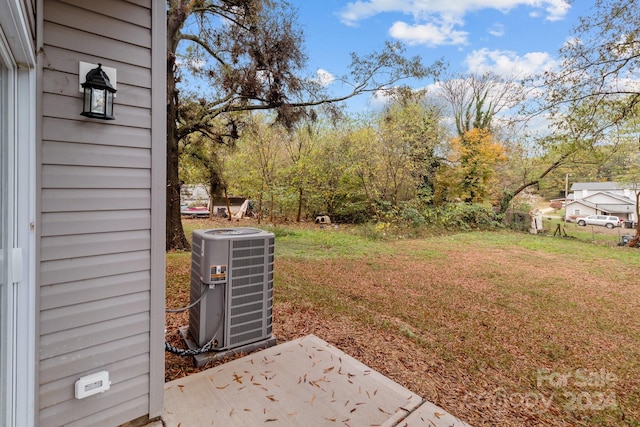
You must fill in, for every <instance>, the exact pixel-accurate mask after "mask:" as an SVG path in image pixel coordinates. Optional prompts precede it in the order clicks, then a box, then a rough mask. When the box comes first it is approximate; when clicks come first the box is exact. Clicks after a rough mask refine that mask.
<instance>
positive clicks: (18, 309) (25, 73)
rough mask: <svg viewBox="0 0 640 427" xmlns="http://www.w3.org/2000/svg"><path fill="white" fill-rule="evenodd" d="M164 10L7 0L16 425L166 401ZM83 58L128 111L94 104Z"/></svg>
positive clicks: (3, 58) (9, 305) (3, 166)
mask: <svg viewBox="0 0 640 427" xmlns="http://www.w3.org/2000/svg"><path fill="white" fill-rule="evenodd" d="M165 7H166V3H165V2H164V1H153V0H103V1H82V0H60V1H58V0H0V142H1V148H0V191H2V197H1V198H0V200H1V203H2V204H1V205H0V220H1V224H0V226H1V227H0V237H1V239H0V243H1V247H0V261H1V262H0V271H1V280H0V426H2V427H5V426H7V427H13V426H20V427H23V426H24V427H29V426H42V427H50V426H63V425H64V426H71V425H73V426H117V425H121V424H125V423H130V424H129V425H132V426H133V425H140V424H144V423H145V422H146V421H148V420H149V419H150V418H155V417H158V416H160V415H161V413H162V407H163V386H164V349H163V341H164V286H165V278H164V274H165V273H164V271H165V267H164V266H165V264H164V262H165V261H164V259H165V253H164V249H165V243H164V239H165V185H166V183H165V152H166V131H165V112H166V94H165V92H166V89H165V87H166V75H165V72H166V47H165V43H166V38H165V37H166V36H165V34H166V30H165V26H166V22H165V20H166V11H165ZM81 62H85V63H88V64H97V63H102V64H103V66H105V67H109V68H111V69H115V70H116V71H117V74H116V75H114V77H115V76H117V79H113V80H114V81H113V82H112V83H114V84H116V85H117V93H116V98H115V102H114V116H115V120H109V121H107V120H98V119H92V118H87V117H84V116H81V115H80V113H81V112H82V110H83V94H82V93H81V92H80V84H81V83H82V82H83V81H84V80H85V75H82V74H83V73H81V72H80V63H81ZM100 371H107V372H108V374H109V381H110V383H111V385H110V389H109V390H107V391H105V392H104V393H100V394H96V395H93V396H90V397H86V398H84V399H77V398H76V396H75V385H76V382H77V381H78V380H79V379H80V378H83V377H86V376H87V375H89V374H93V373H96V372H100Z"/></svg>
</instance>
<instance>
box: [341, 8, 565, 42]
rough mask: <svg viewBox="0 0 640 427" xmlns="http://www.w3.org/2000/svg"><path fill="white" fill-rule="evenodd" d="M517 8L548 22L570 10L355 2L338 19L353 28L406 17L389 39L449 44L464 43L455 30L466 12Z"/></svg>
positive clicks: (498, 31)
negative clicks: (390, 16) (383, 17)
mask: <svg viewBox="0 0 640 427" xmlns="http://www.w3.org/2000/svg"><path fill="white" fill-rule="evenodd" d="M518 6H528V7H530V8H533V9H534V10H533V11H532V13H536V14H538V13H542V12H543V11H544V12H546V19H547V20H550V21H556V20H559V19H562V18H564V16H565V15H566V13H567V12H568V10H569V8H570V7H571V6H570V5H569V0H356V1H353V2H350V3H348V4H347V5H346V7H345V8H344V9H343V10H342V12H341V13H340V18H341V20H342V22H343V23H344V24H346V25H351V26H353V25H357V23H358V22H359V21H361V20H364V19H367V18H371V17H372V16H375V15H378V14H381V13H401V14H405V15H410V16H412V17H413V20H414V23H413V24H408V23H406V22H402V21H397V22H395V23H394V24H393V26H392V27H391V28H390V29H389V33H390V34H391V35H392V36H393V37H396V38H398V39H401V40H404V41H406V42H408V43H411V44H420V43H423V44H426V45H429V46H436V45H451V44H465V43H466V42H467V35H468V33H466V32H465V31H462V30H460V28H459V27H461V26H463V25H464V21H463V18H464V16H465V15H466V14H467V13H469V12H473V11H477V10H482V9H495V10H500V11H502V12H508V11H509V10H510V9H513V8H515V7H518ZM502 32H503V29H501V28H500V27H495V28H493V30H491V31H490V33H491V34H493V35H499V34H501V33H502Z"/></svg>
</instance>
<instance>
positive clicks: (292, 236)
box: [167, 221, 640, 426]
mask: <svg viewBox="0 0 640 427" xmlns="http://www.w3.org/2000/svg"><path fill="white" fill-rule="evenodd" d="M230 225H231V226H237V225H238V224H236V223H234V224H230ZM241 225H245V224H241ZM185 226H186V228H187V230H192V229H193V228H195V227H201V228H211V227H213V226H212V225H211V224H208V223H207V222H206V221H185ZM571 226H574V227H575V225H573V224H570V225H569V226H568V227H567V228H568V234H569V235H570V236H572V237H569V238H560V237H551V236H540V235H538V236H534V235H530V234H526V233H512V232H507V231H504V232H476V233H463V234H450V235H445V236H438V237H431V238H425V239H416V240H386V241H385V240H375V241H374V240H371V239H368V238H365V237H362V236H361V235H360V234H359V233H358V232H357V229H355V228H350V227H339V228H338V229H334V228H332V227H326V228H323V229H320V228H316V227H308V228H300V227H276V228H270V230H272V231H274V233H275V234H276V277H275V308H274V330H275V333H276V336H277V337H278V339H279V340H288V339H293V338H295V337H298V336H302V335H306V334H308V333H313V334H316V335H318V336H320V337H321V338H322V339H324V340H327V341H329V342H331V343H333V344H334V345H336V346H338V347H339V348H341V349H342V350H344V351H345V352H347V353H348V354H351V355H352V356H354V357H356V358H358V359H360V360H361V361H362V362H364V363H366V364H368V365H369V366H371V367H372V368H374V369H376V370H378V371H380V372H382V373H383V374H385V375H387V376H389V377H390V378H392V379H393V380H395V381H397V382H399V383H400V384H402V385H404V386H405V387H407V388H409V389H411V390H412V391H414V392H416V393H418V394H420V395H422V396H423V397H425V398H426V399H428V400H430V401H432V402H434V403H435V404H437V405H439V406H441V407H443V408H444V409H446V410H447V411H449V412H451V413H452V414H454V415H456V416H458V417H460V418H461V419H463V420H465V421H468V422H469V423H471V424H473V425H567V426H568V425H585V426H587V425H611V426H614V425H616V426H617V425H632V426H636V425H640V409H639V408H640V316H638V313H639V312H640V292H639V291H640V278H639V274H640V273H639V272H640V250H638V249H630V248H622V247H618V246H616V244H615V243H617V242H615V241H614V240H612V239H613V238H615V237H616V236H615V235H614V236H612V237H611V236H610V240H602V241H601V240H597V243H592V242H591V239H589V238H588V236H587V238H583V237H580V236H578V233H584V231H583V230H584V227H579V228H580V230H578V229H577V228H578V227H576V230H572V229H571V228H570V227H571ZM545 228H546V227H545ZM587 234H588V233H587ZM189 256H190V254H189V253H170V254H168V256H167V264H168V272H169V274H168V289H167V299H168V305H170V306H174V307H175V306H180V305H185V303H186V302H187V298H188V296H187V293H188V274H189V273H188V262H189ZM179 321H180V320H176V318H173V317H170V316H168V323H169V324H175V323H176V322H179ZM181 321H184V318H181ZM171 333H172V332H171V331H169V334H171ZM180 363H183V362H181V361H177V360H175V359H168V363H167V366H168V372H169V374H168V379H171V378H173V377H175V376H179V375H182V374H188V373H189V372H192V371H193V369H192V368H189V367H185V366H177V365H179V364H180Z"/></svg>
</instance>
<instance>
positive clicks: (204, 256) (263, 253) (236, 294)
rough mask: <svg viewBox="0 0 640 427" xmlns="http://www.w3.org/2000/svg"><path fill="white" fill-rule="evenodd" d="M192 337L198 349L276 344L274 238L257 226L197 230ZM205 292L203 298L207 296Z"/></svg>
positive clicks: (236, 349)
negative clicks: (212, 343)
mask: <svg viewBox="0 0 640 427" xmlns="http://www.w3.org/2000/svg"><path fill="white" fill-rule="evenodd" d="M191 245H192V252H191V288H190V300H191V303H192V304H193V303H194V302H196V301H197V300H198V299H199V298H202V300H201V301H200V302H199V303H197V304H195V305H194V306H193V307H191V309H190V310H189V333H190V334H191V337H192V338H193V339H194V340H195V342H196V343H197V345H199V346H200V347H202V346H204V345H205V344H207V343H208V342H210V341H213V342H214V345H213V350H214V351H218V352H227V351H235V352H238V351H248V350H250V349H252V348H259V347H262V346H264V347H267V346H270V345H273V344H275V338H274V337H273V333H272V332H273V329H272V316H273V266H274V246H275V236H274V234H273V233H270V232H267V231H264V230H260V229H257V228H245V227H240V228H218V229H209V230H195V231H194V232H193V239H192V243H191ZM203 293H205V295H203Z"/></svg>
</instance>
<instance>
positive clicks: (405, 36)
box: [389, 16, 469, 46]
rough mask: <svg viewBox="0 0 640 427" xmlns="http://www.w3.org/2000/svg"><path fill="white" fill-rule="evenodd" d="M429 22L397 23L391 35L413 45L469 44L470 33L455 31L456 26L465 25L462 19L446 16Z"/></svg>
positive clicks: (393, 26)
mask: <svg viewBox="0 0 640 427" xmlns="http://www.w3.org/2000/svg"><path fill="white" fill-rule="evenodd" d="M429 21H430V22H425V23H424V24H414V25H409V24H407V23H405V22H401V21H397V22H395V23H394V24H393V25H392V26H391V28H389V35H390V36H391V37H393V38H395V39H398V40H402V41H404V42H406V43H408V44H413V45H415V44H424V45H427V46H441V45H460V44H466V43H467V36H468V35H469V33H467V32H466V31H460V30H456V29H455V27H456V26H461V25H463V24H464V22H463V21H462V20H461V19H458V18H454V17H452V16H445V17H441V18H439V19H431V20H429Z"/></svg>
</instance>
